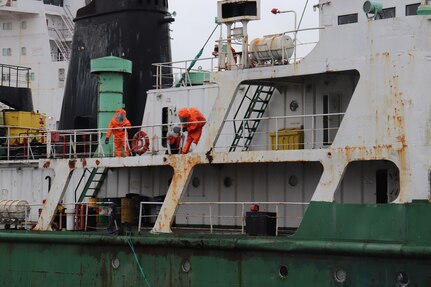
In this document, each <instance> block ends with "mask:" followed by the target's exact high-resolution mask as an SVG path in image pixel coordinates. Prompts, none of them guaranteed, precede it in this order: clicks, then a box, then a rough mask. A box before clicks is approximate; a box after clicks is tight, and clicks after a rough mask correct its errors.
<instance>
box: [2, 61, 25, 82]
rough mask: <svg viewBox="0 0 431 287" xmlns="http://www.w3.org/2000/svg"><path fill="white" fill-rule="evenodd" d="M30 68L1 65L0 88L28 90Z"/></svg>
mask: <svg viewBox="0 0 431 287" xmlns="http://www.w3.org/2000/svg"><path fill="white" fill-rule="evenodd" d="M29 77H30V68H27V67H21V66H13V65H5V64H0V86H6V87H13V88H28V87H29V86H30V78H29Z"/></svg>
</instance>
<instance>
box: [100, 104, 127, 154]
mask: <svg viewBox="0 0 431 287" xmlns="http://www.w3.org/2000/svg"><path fill="white" fill-rule="evenodd" d="M130 126H131V124H130V122H129V120H128V119H127V118H126V111H125V110H123V109H120V110H116V111H115V114H114V116H113V117H112V120H111V122H110V123H109V129H108V132H107V133H106V139H105V144H109V138H110V137H111V134H112V133H113V134H114V143H115V156H116V157H122V152H124V156H129V155H130V149H129V145H128V142H127V141H128V139H129V137H128V134H127V130H126V129H127V128H129V127H130Z"/></svg>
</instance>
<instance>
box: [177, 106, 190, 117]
mask: <svg viewBox="0 0 431 287" xmlns="http://www.w3.org/2000/svg"><path fill="white" fill-rule="evenodd" d="M178 116H179V117H180V118H183V119H188V118H189V117H190V112H189V110H188V109H187V108H182V109H180V110H179V111H178Z"/></svg>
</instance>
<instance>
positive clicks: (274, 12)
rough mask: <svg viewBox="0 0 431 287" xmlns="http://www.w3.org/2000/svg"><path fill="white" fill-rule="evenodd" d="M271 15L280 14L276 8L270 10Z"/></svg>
mask: <svg viewBox="0 0 431 287" xmlns="http://www.w3.org/2000/svg"><path fill="white" fill-rule="evenodd" d="M271 13H272V14H274V15H276V14H280V10H278V9H277V8H272V10H271Z"/></svg>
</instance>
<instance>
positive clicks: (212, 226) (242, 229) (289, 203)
mask: <svg viewBox="0 0 431 287" xmlns="http://www.w3.org/2000/svg"><path fill="white" fill-rule="evenodd" d="M162 204H163V202H153V201H141V202H140V203H139V220H138V233H139V232H141V230H142V218H146V217H156V216H158V214H157V215H143V214H142V212H143V206H144V205H162ZM252 204H259V205H275V213H276V217H275V221H276V231H275V232H276V236H278V234H279V218H282V217H281V216H278V213H279V206H280V205H284V206H288V205H299V206H307V205H309V204H310V202H293V201H290V202H287V201H268V202H265V201H242V202H236V201H228V202H220V201H202V202H199V201H193V202H179V203H178V205H179V206H186V205H207V206H208V216H204V217H207V218H209V226H210V227H209V228H210V233H213V232H214V223H213V217H218V218H224V217H229V218H240V219H241V234H244V233H245V206H246V205H252ZM222 205H241V215H233V216H226V215H218V216H215V215H214V214H213V212H212V211H213V210H212V207H213V206H222ZM177 215H178V213H177ZM201 216H202V215H200V217H201Z"/></svg>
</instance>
